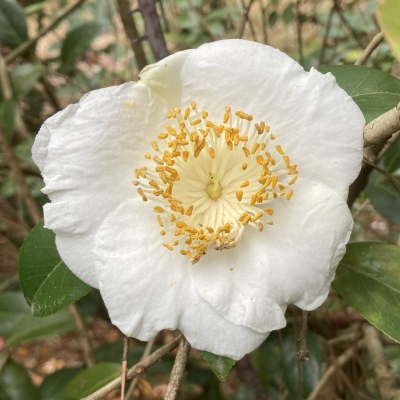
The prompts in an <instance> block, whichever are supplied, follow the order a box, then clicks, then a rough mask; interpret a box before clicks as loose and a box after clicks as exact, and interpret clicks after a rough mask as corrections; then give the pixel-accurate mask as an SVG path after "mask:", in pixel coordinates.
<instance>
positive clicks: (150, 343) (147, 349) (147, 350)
mask: <svg viewBox="0 0 400 400" xmlns="http://www.w3.org/2000/svg"><path fill="white" fill-rule="evenodd" d="M155 339H156V338H155V337H153V339H151V340H150V341H148V342H147V344H146V347H145V348H144V352H143V355H142V357H141V359H140V360H144V359H145V358H146V357H147V356H148V355H149V354H150V353H151V349H152V347H153V345H154V341H155ZM139 380H140V377H139V376H135V377H134V378H133V379H132V382H131V384H130V385H129V388H128V391H127V392H126V400H129V399H130V397H131V396H132V393H133V390H134V389H135V387H136V385H137V384H138V382H139Z"/></svg>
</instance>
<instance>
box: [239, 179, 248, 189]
mask: <svg viewBox="0 0 400 400" xmlns="http://www.w3.org/2000/svg"><path fill="white" fill-rule="evenodd" d="M249 184H250V182H249V181H248V180H245V181H243V182H242V183H241V184H240V187H241V188H244V187H246V186H249Z"/></svg>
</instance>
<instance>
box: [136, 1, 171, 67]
mask: <svg viewBox="0 0 400 400" xmlns="http://www.w3.org/2000/svg"><path fill="white" fill-rule="evenodd" d="M138 4H139V10H140V12H141V13H142V17H143V20H144V27H145V32H146V39H147V40H148V41H149V43H150V47H151V50H152V51H153V54H154V57H155V59H156V60H157V61H160V60H162V59H163V58H165V57H168V56H169V51H168V49H167V45H166V44H165V39H164V35H163V32H162V29H161V25H160V20H159V19H158V14H157V10H156V5H155V3H154V0H138Z"/></svg>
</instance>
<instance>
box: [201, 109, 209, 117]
mask: <svg viewBox="0 0 400 400" xmlns="http://www.w3.org/2000/svg"><path fill="white" fill-rule="evenodd" d="M201 117H202V118H203V119H206V118H207V117H208V112H207V111H203V112H202V113H201Z"/></svg>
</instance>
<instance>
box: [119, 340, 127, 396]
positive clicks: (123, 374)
mask: <svg viewBox="0 0 400 400" xmlns="http://www.w3.org/2000/svg"><path fill="white" fill-rule="evenodd" d="M128 349H129V338H128V337H126V336H125V337H124V351H123V352H122V368H121V369H122V371H121V379H122V381H121V400H124V399H125V383H126V369H127V366H128Z"/></svg>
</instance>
